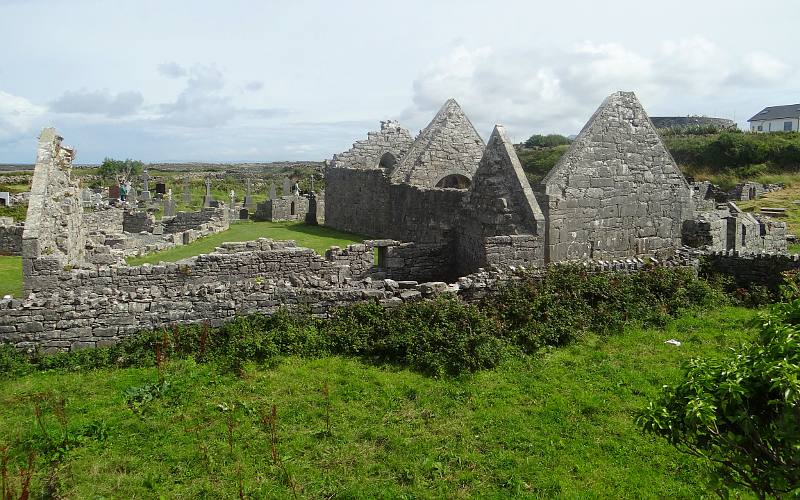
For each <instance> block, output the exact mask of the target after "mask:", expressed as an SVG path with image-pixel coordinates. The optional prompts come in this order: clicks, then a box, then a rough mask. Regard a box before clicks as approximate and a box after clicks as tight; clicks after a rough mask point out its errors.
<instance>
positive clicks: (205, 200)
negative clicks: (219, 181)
mask: <svg viewBox="0 0 800 500" xmlns="http://www.w3.org/2000/svg"><path fill="white" fill-rule="evenodd" d="M213 201H214V197H213V196H211V179H210V178H208V177H206V195H205V196H203V206H204V207H206V208H207V207H210V206H211V202H213Z"/></svg>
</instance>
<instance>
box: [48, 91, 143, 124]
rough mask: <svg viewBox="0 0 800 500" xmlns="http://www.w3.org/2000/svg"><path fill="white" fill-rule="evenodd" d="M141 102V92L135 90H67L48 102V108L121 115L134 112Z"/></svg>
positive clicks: (79, 112)
mask: <svg viewBox="0 0 800 500" xmlns="http://www.w3.org/2000/svg"><path fill="white" fill-rule="evenodd" d="M143 102H144V98H143V97H142V94H141V93H140V92H135V91H128V92H120V93H118V94H112V93H110V92H109V91H108V90H91V91H90V90H85V89H82V90H73V91H69V90H68V91H66V92H64V94H62V95H61V97H59V98H58V99H56V100H55V101H53V102H51V103H50V110H51V111H53V112H55V113H77V114H87V115H105V116H108V117H122V116H129V115H134V114H136V113H137V112H138V111H139V109H140V108H141V106H142V103H143Z"/></svg>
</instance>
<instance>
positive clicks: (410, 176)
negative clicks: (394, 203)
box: [392, 99, 485, 187]
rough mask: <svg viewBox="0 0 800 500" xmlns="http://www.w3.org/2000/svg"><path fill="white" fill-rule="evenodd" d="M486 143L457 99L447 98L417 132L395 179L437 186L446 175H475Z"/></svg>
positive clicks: (425, 185) (393, 174)
mask: <svg viewBox="0 0 800 500" xmlns="http://www.w3.org/2000/svg"><path fill="white" fill-rule="evenodd" d="M484 147H485V144H484V142H483V139H481V136H480V135H478V132H477V131H476V130H475V127H474V126H473V125H472V122H470V121H469V118H467V116H466V114H464V110H462V109H461V106H459V104H458V102H456V100H455V99H448V100H447V101H445V103H444V104H443V105H442V107H441V108H439V111H438V112H437V113H436V116H434V117H433V120H431V122H430V123H429V124H428V125H427V126H426V127H425V128H424V129H423V130H422V131H421V132H420V133H419V135H417V137H416V139H414V143H413V144H412V145H411V148H410V149H409V151H408V153H407V154H406V155H405V156H404V157H403V159H402V160H401V162H400V165H399V166H398V167H397V168H396V169H395V171H394V172H393V173H392V179H393V180H394V181H397V182H406V183H409V184H414V185H418V186H423V187H434V186H436V184H437V183H438V182H439V181H440V180H441V179H442V178H443V177H445V176H447V175H463V176H465V177H467V178H468V179H471V178H472V175H473V174H474V173H475V170H476V169H477V167H478V162H479V161H480V157H481V154H482V153H483V149H484Z"/></svg>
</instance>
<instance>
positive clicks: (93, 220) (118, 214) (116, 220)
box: [83, 207, 125, 233]
mask: <svg viewBox="0 0 800 500" xmlns="http://www.w3.org/2000/svg"><path fill="white" fill-rule="evenodd" d="M124 213H125V210H123V209H121V208H117V207H109V208H107V209H100V210H95V211H92V212H84V213H83V220H84V222H85V224H86V230H87V231H88V232H89V233H99V232H102V233H119V232H121V231H122V221H123V214H124Z"/></svg>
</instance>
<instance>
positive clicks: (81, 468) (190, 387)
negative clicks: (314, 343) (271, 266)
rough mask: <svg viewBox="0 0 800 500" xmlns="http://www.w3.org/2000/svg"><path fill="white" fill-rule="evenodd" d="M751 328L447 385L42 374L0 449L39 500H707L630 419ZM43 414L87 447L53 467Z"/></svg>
mask: <svg viewBox="0 0 800 500" xmlns="http://www.w3.org/2000/svg"><path fill="white" fill-rule="evenodd" d="M755 314H756V311H754V310H749V309H744V308H736V307H718V308H715V309H713V310H709V311H706V312H694V313H684V314H683V315H682V316H680V317H678V318H677V319H674V320H669V321H667V322H666V324H665V325H664V326H663V327H660V328H641V327H634V326H628V327H625V328H624V329H623V330H622V331H621V332H620V333H617V334H615V335H607V334H603V335H598V334H594V333H584V334H582V335H580V336H579V338H578V339H577V341H576V342H574V343H572V344H570V345H568V346H565V347H544V348H542V349H540V350H538V351H536V352H535V353H534V354H531V355H527V356H521V357H512V358H506V359H505V360H504V361H503V362H501V364H500V365H499V366H498V367H497V368H496V369H494V370H484V371H480V372H477V373H474V374H465V375H459V376H455V377H441V378H437V377H430V376H425V375H423V374H420V373H417V372H414V371H411V370H409V369H405V368H399V367H398V366H396V365H386V364H383V365H374V364H371V363H365V362H362V361H360V360H358V359H355V358H342V357H336V356H327V357H322V358H318V359H301V358H297V357H291V356H290V357H284V358H282V359H281V362H279V363H270V364H269V365H260V364H256V363H249V364H246V365H244V366H243V367H242V371H241V373H240V374H239V375H238V376H237V375H234V374H233V373H230V372H226V371H220V370H218V369H217V367H216V366H215V365H214V364H213V363H207V364H205V363H204V364H199V363H197V362H196V361H195V360H194V359H193V358H184V359H172V360H170V359H161V360H160V361H159V363H158V366H153V367H150V368H118V369H108V368H104V369H99V370H93V371H75V372H70V371H65V370H53V371H45V372H37V373H32V374H29V375H26V376H22V377H19V378H16V379H13V380H6V381H2V382H0V428H2V429H3V433H2V434H1V435H0V446H8V447H9V452H8V453H9V458H10V463H9V470H10V471H11V473H17V471H19V470H20V469H25V467H26V464H27V460H28V457H29V456H30V452H31V451H37V454H36V458H35V469H36V472H35V473H34V475H33V478H32V485H31V491H32V494H33V495H34V496H35V495H36V494H40V493H41V492H45V491H51V492H52V489H53V485H54V484H55V485H57V489H58V494H60V495H62V496H64V497H68V498H87V497H88V498H95V497H98V496H103V497H109V498H122V497H125V498H133V497H158V496H169V497H217V498H231V497H237V496H239V497H242V496H245V497H281V498H286V497H294V496H297V497H329V496H334V495H336V496H344V497H376V496H377V497H400V496H406V497H431V496H436V497H467V496H473V497H486V496H488V497H501V496H512V495H525V496H547V497H550V496H565V497H586V496H589V497H623V498H631V497H642V496H645V497H662V498H663V497H669V498H697V497H700V496H704V495H710V492H706V491H703V484H704V483H703V480H702V472H703V471H702V470H701V469H700V467H701V466H700V465H699V462H697V461H695V460H693V459H691V458H690V457H688V456H685V455H683V454H681V453H679V452H678V451H676V450H675V449H673V448H672V447H671V446H670V445H668V444H667V443H666V442H662V441H663V440H659V439H657V438H655V437H651V436H649V435H644V434H642V433H641V431H640V430H639V429H638V428H637V426H636V423H635V415H636V412H637V411H638V410H640V409H641V408H642V407H644V406H645V405H646V404H647V402H648V401H650V400H652V399H653V398H654V397H656V396H657V394H658V392H659V390H660V388H661V386H662V385H663V384H670V383H674V382H675V381H676V380H677V379H678V377H679V376H680V373H681V372H680V366H681V363H683V362H684V361H686V360H688V359H689V358H691V357H694V356H699V355H705V356H709V355H712V356H713V355H715V354H718V353H721V352H723V351H725V350H726V349H728V348H730V347H732V346H736V345H738V344H739V343H741V342H743V341H745V340H747V339H748V338H750V337H751V335H752V334H753V332H752V330H750V329H749V328H748V327H747V325H748V322H749V321H750V320H752V319H753V318H754V316H755ZM670 338H675V339H678V340H680V341H681V342H682V345H681V346H679V347H676V346H672V345H667V344H664V341H665V340H667V339H670ZM42 395H44V396H42ZM37 398H39V399H37ZM42 398H44V399H42ZM35 401H55V402H60V401H63V409H61V410H58V408H62V407H61V406H60V405H61V403H58V404H49V405H48V404H44V403H41V410H40V413H41V414H42V416H41V420H42V421H43V426H44V428H45V429H47V431H45V432H51V435H52V440H55V438H56V436H78V438H76V439H74V440H73V441H75V442H76V443H78V444H76V445H71V446H68V447H66V449H65V450H64V451H63V452H60V453H59V454H58V455H57V456H56V458H57V460H54V458H53V456H52V455H48V454H46V453H42V449H43V448H42V446H41V443H42V442H44V441H43V440H42V434H43V431H42V429H41V428H40V426H39V425H37V418H36V412H35V411H34V402H35ZM131 401H133V402H134V403H135V404H134V405H133V406H132V405H131ZM56 410H58V411H56ZM59 412H60V413H62V414H63V416H61V417H59V416H58V413H59ZM97 429H100V430H99V431H98V430H97ZM59 439H60V438H59ZM70 442H72V441H70ZM16 477H19V476H18V475H17V476H16ZM48 488H50V490H48Z"/></svg>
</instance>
